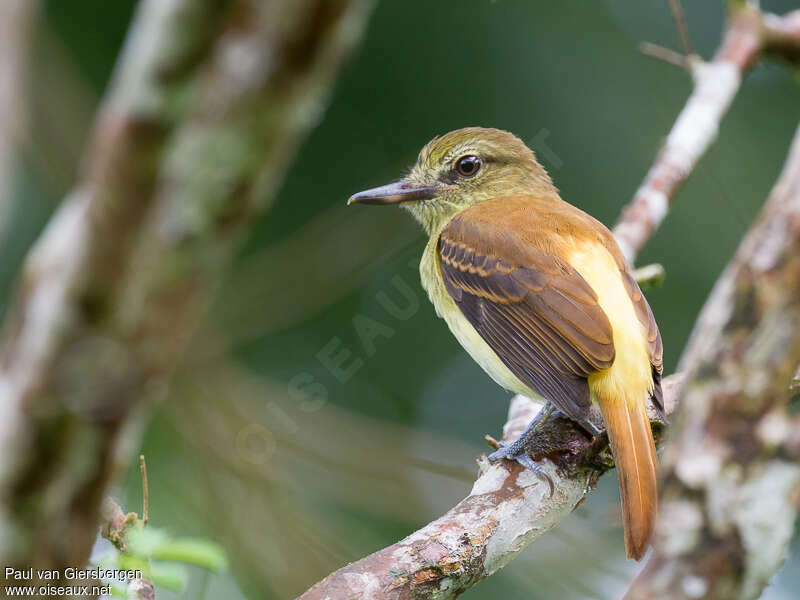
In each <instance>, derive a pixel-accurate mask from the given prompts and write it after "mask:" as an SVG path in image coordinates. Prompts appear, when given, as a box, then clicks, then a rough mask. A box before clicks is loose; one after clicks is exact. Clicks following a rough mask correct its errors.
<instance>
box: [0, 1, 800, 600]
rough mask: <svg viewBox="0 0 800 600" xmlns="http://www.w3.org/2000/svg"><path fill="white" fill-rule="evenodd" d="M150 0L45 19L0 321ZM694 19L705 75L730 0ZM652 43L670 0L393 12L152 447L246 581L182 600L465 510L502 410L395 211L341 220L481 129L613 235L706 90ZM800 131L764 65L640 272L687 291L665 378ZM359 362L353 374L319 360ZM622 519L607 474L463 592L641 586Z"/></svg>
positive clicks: (159, 487) (285, 577) (410, 226)
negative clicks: (427, 157) (454, 132)
mask: <svg viewBox="0 0 800 600" xmlns="http://www.w3.org/2000/svg"><path fill="white" fill-rule="evenodd" d="M134 4H135V3H132V2H130V1H127V0H126V1H122V0H118V1H116V2H111V3H109V2H101V1H99V0H84V1H82V2H58V1H56V0H51V1H49V2H45V9H46V10H45V12H46V14H45V19H44V22H43V23H42V24H41V27H40V29H41V31H40V32H39V34H38V36H37V45H36V54H35V62H34V68H35V71H36V73H35V75H34V77H33V92H34V94H33V97H32V99H31V112H32V114H33V119H32V121H33V122H32V127H31V130H32V133H31V139H30V140H29V143H28V144H26V146H25V151H24V153H23V156H22V161H21V163H20V169H19V172H18V177H17V180H16V185H17V191H18V194H17V206H16V211H15V215H14V220H13V225H14V226H13V227H12V228H11V230H12V231H13V235H12V236H10V237H9V238H8V239H6V240H4V242H3V243H4V244H5V248H4V249H3V250H4V257H5V259H6V260H4V261H3V263H2V265H0V291H2V299H3V301H4V302H5V301H6V300H7V297H8V293H9V290H10V289H11V287H12V285H13V277H14V275H15V273H16V272H17V270H18V268H19V264H20V261H21V259H22V256H23V255H24V252H25V250H26V249H27V247H28V246H29V245H30V244H31V243H32V242H33V240H35V237H36V236H37V235H38V233H39V231H40V230H41V228H42V227H43V226H44V224H45V222H46V219H47V218H48V216H49V215H50V214H51V213H52V211H53V210H54V209H55V208H56V206H57V204H58V202H59V200H60V198H61V197H62V196H63V194H64V193H65V192H66V191H67V190H68V188H69V186H70V185H71V183H72V182H73V180H74V177H75V174H76V172H77V169H78V168H79V157H80V153H81V148H82V146H83V144H84V142H85V139H86V136H87V134H88V131H89V127H90V125H91V115H92V111H93V109H94V106H95V103H96V102H97V101H98V99H99V98H100V97H101V96H102V93H103V89H104V86H105V85H106V84H107V82H108V80H109V77H110V75H111V71H112V69H113V65H114V62H115V59H116V55H117V52H118V50H119V48H120V45H121V43H122V41H123V39H124V35H125V31H126V29H127V27H128V23H129V20H130V18H131V15H132V14H133V12H134ZM686 4H687V18H688V24H689V29H690V34H691V38H692V42H693V44H694V45H695V47H696V50H697V51H698V52H699V53H700V54H701V55H702V56H703V57H706V58H708V57H710V55H711V54H712V53H713V51H714V49H715V48H716V47H717V45H718V43H719V40H720V34H721V32H722V27H723V21H724V12H723V7H722V3H720V2H692V3H689V2H687V3H686ZM763 5H764V8H766V9H769V10H773V11H775V12H784V11H786V10H789V9H791V8H797V7H798V3H797V2H792V1H789V0H785V1H781V2H777V1H775V2H764V3H763ZM641 40H649V41H652V42H656V43H659V44H662V45H666V46H670V47H676V46H677V40H676V34H675V31H674V26H673V24H672V21H671V18H670V14H669V10H668V8H667V4H666V2H663V1H661V0H647V1H638V2H637V1H635V0H605V1H590V0H575V1H572V2H561V3H555V2H522V1H521V0H517V1H512V0H496V1H489V0H471V1H464V2H459V3H457V4H456V3H446V2H425V1H422V0H414V1H411V0H406V1H402V2H401V1H397V0H385V1H383V2H380V3H379V4H378V6H377V9H376V11H375V13H374V15H373V17H372V19H371V21H370V23H369V26H368V28H367V30H366V35H365V39H364V41H363V44H362V45H361V47H360V48H359V50H358V51H357V53H356V55H355V57H354V58H353V60H352V61H351V62H350V63H349V64H348V65H347V67H346V68H345V69H344V71H343V73H342V75H341V77H340V79H339V81H338V84H337V86H336V89H335V92H334V94H333V96H332V99H331V102H330V106H329V108H328V110H327V112H326V113H325V114H324V117H323V119H322V120H321V122H320V123H319V126H318V127H317V128H316V129H315V130H314V132H313V133H312V134H311V136H310V137H309V138H308V140H307V141H306V143H305V144H304V146H303V147H302V149H301V151H300V153H299V155H298V157H297V160H296V161H295V162H294V165H293V166H292V168H291V170H290V172H289V174H288V177H287V179H286V181H285V184H284V185H283V187H282V189H281V191H280V193H279V195H278V197H277V199H276V201H275V203H274V206H273V209H272V211H271V212H270V213H269V214H268V215H266V216H265V217H264V219H263V220H262V222H260V223H259V225H258V227H257V228H256V230H255V231H254V233H253V235H252V237H251V239H249V241H248V243H247V244H246V246H245V247H244V248H243V249H242V253H241V256H240V259H239V261H238V264H237V268H236V269H235V271H234V272H233V273H232V274H231V277H230V278H229V280H228V281H227V283H226V285H225V286H224V289H223V290H222V292H221V294H220V297H219V300H218V302H217V304H216V306H215V308H214V310H213V313H212V315H211V316H210V318H209V322H208V324H207V326H206V327H205V328H204V329H203V331H201V332H200V333H199V334H198V338H197V342H196V344H194V345H193V347H194V350H193V351H192V352H190V354H189V356H188V357H187V360H186V364H185V365H184V366H183V367H182V368H181V369H179V371H178V373H177V374H176V376H175V384H174V386H173V387H174V389H173V391H172V393H171V394H170V397H169V398H167V399H166V401H165V402H164V403H163V404H162V405H161V406H160V407H159V408H158V410H157V412H156V414H155V416H154V419H153V421H152V423H151V426H150V428H149V429H148V431H147V433H146V436H145V439H144V442H143V446H142V451H143V452H144V453H145V454H146V455H147V458H148V464H149V466H150V486H151V491H150V499H151V515H152V517H151V518H152V522H153V523H154V524H156V525H157V526H162V527H166V528H168V529H169V530H170V531H172V532H173V533H175V534H180V535H200V536H205V537H209V538H212V539H214V540H217V541H219V542H220V543H221V544H223V545H224V546H225V547H226V548H227V550H228V552H229V555H230V558H231V562H232V572H231V573H230V574H228V575H222V576H208V575H205V574H202V573H200V572H197V573H196V574H193V577H192V579H191V583H190V586H189V588H188V589H187V590H186V591H185V592H184V594H183V596H182V597H185V598H219V597H226V598H228V597H230V598H238V597H248V598H287V597H292V596H294V595H296V594H298V593H300V592H302V591H303V590H304V589H305V588H306V587H307V586H309V585H310V584H312V583H314V582H315V581H316V580H318V579H320V578H321V577H322V576H324V575H325V574H327V573H328V572H329V571H331V570H333V569H335V568H337V567H339V566H342V565H344V564H345V563H346V562H349V561H353V560H356V559H357V558H359V557H361V556H363V555H365V554H367V553H369V552H372V551H375V550H377V549H379V548H381V547H383V546H385V545H388V544H390V543H392V542H394V541H396V540H397V539H399V538H401V537H403V536H404V535H406V534H408V533H410V532H411V531H413V530H414V529H416V528H418V527H419V526H421V525H423V524H425V523H427V522H428V521H430V520H432V519H433V518H435V517H437V516H439V515H440V514H441V513H442V512H444V511H445V510H447V508H449V507H450V506H452V505H453V504H455V503H456V502H457V501H458V500H459V499H460V498H461V497H463V496H464V495H465V494H466V493H468V491H469V489H470V481H471V480H472V479H474V474H475V470H476V468H475V462H474V458H475V456H476V455H477V454H479V453H480V452H483V451H484V450H485V448H484V447H483V446H482V442H481V440H482V437H483V435H484V434H485V433H492V434H494V435H497V434H499V432H500V428H501V426H502V423H503V422H504V420H505V413H506V410H507V399H508V394H507V393H506V392H504V391H503V390H501V389H499V388H497V387H496V386H495V385H494V384H493V383H492V382H491V381H490V380H489V379H488V378H487V377H486V376H485V375H484V374H483V372H482V371H481V370H480V369H479V368H478V367H477V366H476V365H474V364H473V363H472V362H471V361H470V359H469V358H468V357H467V356H466V354H465V353H464V352H463V351H462V350H461V349H460V347H459V346H458V345H457V343H456V342H455V340H454V339H453V338H452V336H451V335H450V334H449V332H448V331H447V329H446V327H445V326H444V324H443V323H441V322H440V321H438V320H437V319H436V317H435V315H434V313H433V309H432V308H431V307H430V305H429V304H428V303H427V299H426V298H425V297H424V294H423V293H422V291H421V288H420V287H419V282H418V276H417V273H416V267H415V266H414V265H415V263H416V261H417V260H418V257H419V254H420V252H421V249H422V247H423V245H424V241H425V240H424V238H423V237H422V234H421V232H420V231H419V230H418V229H417V228H416V226H415V224H414V223H412V222H411V220H410V219H409V218H408V216H407V215H406V214H404V213H403V212H401V211H399V210H392V209H382V210H381V209H373V208H369V207H355V208H350V209H347V208H346V207H345V200H346V198H347V197H348V196H349V195H350V194H352V193H354V192H356V191H358V190H360V189H363V188H366V187H372V186H374V185H378V184H382V183H386V182H388V181H390V180H392V179H394V178H396V177H398V176H400V175H401V174H402V173H403V172H404V170H405V169H406V168H407V167H408V166H409V165H410V164H411V163H413V161H414V159H415V157H416V153H417V151H418V150H419V148H420V147H421V146H422V145H423V144H424V143H425V142H427V141H428V140H429V139H430V138H431V137H433V136H434V135H437V134H441V133H444V132H446V131H449V130H451V129H455V128H458V127H463V126H468V125H482V126H491V127H499V128H503V129H508V130H510V131H513V132H514V133H516V134H517V135H518V136H520V137H521V138H522V139H523V140H525V141H526V142H527V143H528V144H529V145H531V146H532V147H533V148H534V150H537V151H538V153H539V157H540V159H541V161H542V162H543V164H544V165H545V166H546V167H547V168H548V169H549V171H550V173H551V175H552V177H553V179H554V180H555V182H556V184H557V186H558V187H559V188H560V190H561V192H562V196H563V197H564V198H565V199H566V200H568V201H570V202H572V203H574V204H576V205H577V206H579V207H581V208H583V209H584V210H586V211H588V212H590V213H591V214H593V215H595V216H596V217H598V218H599V219H601V220H602V221H604V222H605V223H607V224H609V225H610V224H612V223H613V222H614V220H615V219H616V218H617V216H618V215H619V212H620V209H621V207H622V206H623V205H624V204H625V203H626V202H627V201H628V200H629V199H630V198H631V196H632V194H633V192H634V191H635V189H636V187H637V186H638V184H639V183H640V181H641V180H642V178H643V176H644V174H645V173H646V171H647V169H648V167H649V165H650V164H651V162H652V160H653V157H654V155H655V153H656V152H657V150H658V148H659V145H660V144H661V142H662V140H663V139H664V137H665V135H666V134H667V132H668V131H669V129H670V127H671V125H672V123H673V122H674V120H675V117H676V115H677V114H678V112H679V111H680V109H681V107H682V106H683V104H684V102H685V100H686V98H687V96H688V94H689V93H690V92H691V81H690V79H689V77H688V75H687V74H686V73H685V72H683V71H681V70H680V69H678V68H676V67H673V66H670V65H667V64H664V63H661V62H657V61H654V60H652V59H650V58H647V57H645V56H643V55H642V54H640V53H639V52H638V51H637V45H638V43H639V42H640V41H641ZM799 116H800V84H798V79H797V77H796V76H793V74H792V72H791V71H790V69H788V68H787V67H786V66H785V65H781V64H779V63H772V62H765V63H762V64H760V65H759V66H758V67H757V68H756V69H755V70H754V71H753V72H752V73H751V74H750V75H749V76H748V78H747V80H746V81H745V83H744V85H743V87H742V90H741V92H740V94H739V95H738V96H737V98H736V101H735V102H734V105H733V107H732V109H731V111H730V113H729V114H728V116H727V117H726V118H725V120H724V122H723V125H722V127H721V131H720V135H719V139H718V140H717V142H716V144H714V146H713V147H712V148H711V150H710V151H709V153H708V154H707V156H706V157H705V158H704V159H703V160H702V162H701V163H700V165H699V167H698V168H697V169H696V171H695V172H694V173H693V175H692V177H691V179H690V181H689V182H688V184H687V185H686V186H685V187H684V188H683V189H682V190H681V192H680V193H679V195H678V197H677V203H676V205H675V208H674V210H672V211H671V212H670V214H669V216H668V218H667V220H666V221H665V223H664V225H663V227H662V228H661V229H660V230H659V231H658V233H657V234H656V235H655V236H654V237H653V239H652V240H651V242H650V243H649V244H648V245H647V247H646V249H645V250H644V252H643V253H642V254H641V255H640V257H639V264H646V263H649V262H660V263H662V264H663V265H664V267H665V268H666V272H667V279H666V282H665V284H664V286H663V287H661V288H659V289H655V290H650V291H648V292H647V296H648V299H649V301H650V303H651V306H652V308H653V310H654V312H655V315H656V317H657V319H658V321H659V324H660V327H661V331H662V334H663V338H664V346H665V363H666V372H668V373H669V372H672V370H673V369H674V367H675V365H676V362H677V360H678V358H679V356H680V353H681V349H682V347H683V345H684V344H685V341H686V339H687V336H688V335H689V332H690V330H691V327H692V324H693V322H694V320H695V318H696V315H697V313H698V310H699V309H700V307H701V306H702V303H703V301H704V299H705V298H706V296H707V294H708V292H709V290H710V288H711V286H712V285H713V283H714V281H715V279H716V277H717V276H718V274H719V273H720V271H721V269H722V268H723V267H724V265H725V263H726V261H727V260H728V258H729V257H730V255H731V253H732V252H733V250H734V249H735V247H736V245H737V243H738V240H739V239H740V238H741V236H742V234H743V232H744V231H745V230H746V229H747V227H748V226H749V224H750V223H751V222H752V220H753V218H754V216H755V214H756V213H757V211H758V209H759V207H760V206H761V204H762V203H763V201H764V198H765V197H766V195H767V193H768V191H769V189H770V187H771V185H772V183H773V182H774V181H775V178H776V177H777V175H778V173H779V171H780V168H781V164H782V161H783V158H784V157H785V154H786V151H787V147H788V144H789V142H790V140H791V138H792V135H793V133H794V130H795V129H796V127H797V124H798V117H799ZM410 264H411V265H412V266H409V265H410ZM398 286H399V287H398ZM400 290H403V291H405V292H409V290H410V293H411V299H410V300H409V299H408V298H404V296H403V294H402V293H401V291H400ZM384 295H385V296H384ZM386 296H388V297H389V298H391V299H393V300H394V301H395V302H397V303H398V304H408V302H411V304H410V309H409V314H404V315H401V317H402V318H397V317H396V316H392V315H391V314H389V313H387V312H386V309H385V308H384V306H385V297H386ZM365 323H368V324H370V326H371V327H373V328H377V329H376V331H378V333H379V336H378V337H377V338H376V339H375V341H374V344H366V345H365V343H364V342H363V340H362V339H361V338H360V337H359V335H358V327H360V326H364V324H365ZM339 352H344V353H345V354H344V355H342V356H344V357H345V358H344V359H343V362H342V369H344V370H347V369H348V368H349V369H350V370H352V371H353V373H352V374H351V376H349V377H344V376H342V373H338V376H337V373H336V372H334V371H332V370H331V369H329V368H327V367H326V366H325V365H324V364H323V361H321V360H320V354H321V353H322V354H325V353H327V354H337V353H339ZM139 486H140V484H139V478H138V471H137V469H136V468H134V467H133V466H132V469H131V475H130V477H129V479H128V481H127V483H126V484H125V486H124V487H123V488H121V489H120V490H119V495H120V496H121V498H122V499H123V501H124V503H125V505H126V508H127V509H128V510H137V509H138V507H139V503H140V495H141V494H140V488H139ZM617 502H618V498H617V491H616V481H615V478H614V477H613V475H612V476H609V477H605V478H603V480H602V481H601V483H600V486H599V489H598V491H597V493H595V494H592V495H591V496H590V498H589V500H588V502H587V503H586V504H585V505H584V506H582V507H581V508H580V509H578V510H577V511H576V512H575V514H574V515H572V516H571V517H569V519H567V521H566V522H565V523H564V524H563V526H562V527H560V528H559V529H558V530H557V531H556V532H554V533H552V534H550V535H548V536H546V537H545V538H542V539H541V540H540V541H539V542H537V543H536V544H534V545H533V546H532V547H531V548H529V549H528V550H526V551H525V552H523V553H522V554H521V555H520V556H519V557H518V558H517V559H516V560H515V561H514V562H512V564H511V565H510V566H508V567H507V568H506V569H504V570H503V571H502V572H500V573H499V574H497V575H495V576H493V577H491V578H490V579H489V580H487V581H485V582H483V583H481V584H480V585H478V586H477V587H476V588H474V589H473V590H471V591H470V592H468V593H467V594H465V596H464V597H465V598H471V599H475V600H477V599H479V598H499V597H502V598H541V599H551V598H552V599H556V598H608V597H614V596H618V595H619V593H620V592H621V590H622V589H623V588H624V585H625V583H626V581H627V580H628V578H629V576H630V574H631V573H632V572H633V571H634V570H635V569H636V568H637V565H635V564H632V563H628V562H626V561H625V560H624V556H623V550H622V535H621V529H620V526H619V517H618V510H619V509H618V505H617ZM797 547H798V544H797V543H795V545H794V553H795V554H796V552H797ZM798 585H800V563H798V562H797V561H796V560H792V561H790V563H789V564H788V565H787V566H786V567H785V568H784V570H783V572H782V573H781V575H780V576H779V578H778V582H777V584H776V585H775V586H773V587H772V588H771V589H770V591H769V593H768V596H767V597H768V598H771V599H773V600H774V599H777V598H784V597H785V598H788V597H791V593H792V592H791V590H793V589H794V590H796V589H797V587H798ZM163 597H170V596H168V595H167V594H164V595H163Z"/></svg>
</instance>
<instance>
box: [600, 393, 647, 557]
mask: <svg viewBox="0 0 800 600" xmlns="http://www.w3.org/2000/svg"><path fill="white" fill-rule="evenodd" d="M598 404H599V405H600V410H601V411H602V413H603V419H604V420H605V422H606V427H607V429H608V437H609V440H610V441H611V451H612V452H613V454H614V462H615V464H616V466H617V476H618V478H619V489H620V496H621V497H622V515H623V522H624V525H625V550H626V552H627V555H628V558H633V559H634V560H641V558H642V557H643V556H644V554H645V552H646V551H647V546H648V542H649V540H650V536H651V534H652V532H653V525H654V523H655V519H656V512H657V506H658V487H657V485H658V484H657V473H656V465H657V464H658V462H657V459H656V446H655V442H654V441H653V432H652V430H651V429H650V419H649V418H648V417H647V411H646V409H645V403H644V402H641V401H638V402H637V401H632V399H626V398H624V397H622V398H620V397H615V398H605V399H603V398H598Z"/></svg>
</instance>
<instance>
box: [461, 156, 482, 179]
mask: <svg viewBox="0 0 800 600" xmlns="http://www.w3.org/2000/svg"><path fill="white" fill-rule="evenodd" d="M480 168H481V159H480V158H478V157H477V156H472V155H471V154H470V155H468V156H462V157H461V158H459V159H458V160H457V161H456V171H458V174H459V175H461V176H462V177H472V176H473V175H475V173H477V172H478V169H480Z"/></svg>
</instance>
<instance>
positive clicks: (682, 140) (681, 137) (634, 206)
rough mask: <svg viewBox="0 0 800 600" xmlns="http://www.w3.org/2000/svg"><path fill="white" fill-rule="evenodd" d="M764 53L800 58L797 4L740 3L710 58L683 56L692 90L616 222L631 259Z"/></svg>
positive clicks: (619, 238)
mask: <svg viewBox="0 0 800 600" xmlns="http://www.w3.org/2000/svg"><path fill="white" fill-rule="evenodd" d="M764 54H767V55H770V56H781V57H783V58H787V59H789V60H792V61H794V62H797V61H800V10H796V11H793V12H791V13H788V14H786V15H783V16H778V15H773V14H767V13H762V12H761V11H760V10H759V9H758V8H756V7H754V6H752V5H751V4H750V3H748V4H744V5H743V6H740V7H738V8H735V9H733V11H732V12H731V14H730V17H729V19H728V24H727V26H726V29H725V34H724V37H723V40H722V44H721V46H720V48H719V49H718V50H717V52H716V54H715V55H714V58H713V59H712V60H711V61H710V62H704V61H702V60H700V59H699V58H698V57H696V56H690V57H687V61H686V63H687V66H688V68H689V71H690V72H691V74H692V79H693V80H694V90H693V91H692V94H691V96H690V97H689V99H688V101H687V102H686V105H685V106H684V107H683V110H682V111H681V113H680V115H678V118H677V119H676V120H675V124H674V125H673V127H672V130H671V131H670V132H669V135H668V136H667V139H666V141H665V142H664V146H663V147H662V148H661V151H660V152H659V153H658V156H656V159H655V161H654V163H653V166H652V167H651V168H650V171H648V173H647V175H646V176H645V179H644V181H643V182H642V184H641V186H640V187H639V189H638V190H636V193H635V194H634V196H633V200H632V201H631V202H630V204H628V206H626V207H625V209H624V210H623V213H622V217H621V218H620V220H619V221H618V222H617V224H616V226H615V227H614V236H615V237H616V239H617V243H619V246H620V248H621V249H622V251H623V253H624V254H625V256H626V258H627V259H628V262H630V263H631V264H633V261H634V258H635V257H636V255H637V254H638V253H639V251H640V250H641V249H642V247H643V246H644V245H645V243H646V242H647V240H648V239H650V236H652V235H653V233H654V232H655V230H656V229H658V226H659V225H661V222H662V221H663V220H664V218H665V217H666V216H667V212H668V211H669V208H670V205H671V204H672V202H673V201H674V199H675V195H676V193H677V191H678V188H679V187H680V186H681V184H683V182H684V181H686V179H687V178H688V177H689V175H690V174H691V172H692V170H694V168H695V166H696V165H697V163H698V162H699V161H700V158H701V157H702V156H703V155H704V154H705V152H706V150H708V148H709V146H711V144H712V143H713V142H714V140H716V138H717V133H718V132H719V125H720V123H721V122H722V118H723V117H724V116H725V113H726V112H727V111H728V108H729V107H730V105H731V103H732V102H733V99H734V98H735V97H736V94H737V92H738V91H739V87H740V86H741V83H742V80H743V79H744V77H745V75H746V74H747V73H748V72H749V71H750V69H752V68H753V66H754V65H755V63H756V61H757V60H758V59H759V57H761V56H762V55H764Z"/></svg>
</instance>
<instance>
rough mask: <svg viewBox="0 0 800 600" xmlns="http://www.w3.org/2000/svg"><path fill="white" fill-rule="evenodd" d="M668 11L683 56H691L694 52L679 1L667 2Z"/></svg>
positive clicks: (684, 14)
mask: <svg viewBox="0 0 800 600" xmlns="http://www.w3.org/2000/svg"><path fill="white" fill-rule="evenodd" d="M669 10H670V12H671V13H672V20H673V21H675V29H676V30H677V31H678V40H679V41H680V43H681V50H683V55H684V56H691V55H692V54H694V51H693V50H692V42H691V40H690V39H689V27H688V25H687V24H686V13H684V12H683V4H681V0H669Z"/></svg>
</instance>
